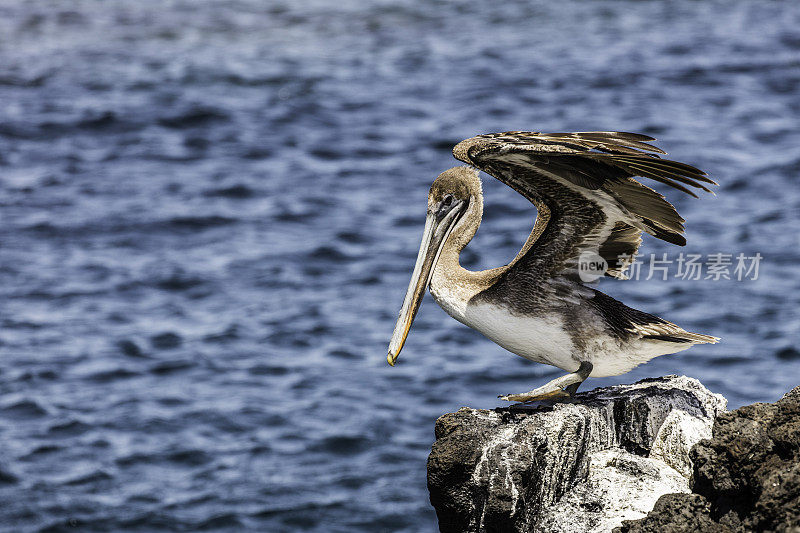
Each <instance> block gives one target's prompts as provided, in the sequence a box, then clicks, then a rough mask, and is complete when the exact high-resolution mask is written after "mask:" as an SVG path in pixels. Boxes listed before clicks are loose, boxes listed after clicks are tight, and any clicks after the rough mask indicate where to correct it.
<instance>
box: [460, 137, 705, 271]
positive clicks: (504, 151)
mask: <svg viewBox="0 0 800 533" xmlns="http://www.w3.org/2000/svg"><path fill="white" fill-rule="evenodd" d="M654 140H655V139H654V138H652V137H649V136H647V135H640V134H636V133H629V132H611V131H594V132H592V131H590V132H574V133H539V132H523V131H511V132H503V133H490V134H485V135H479V136H477V137H473V138H471V139H467V140H465V141H462V142H460V143H459V144H458V145H456V147H455V148H454V149H453V155H454V156H455V157H456V159H459V160H461V161H463V162H465V163H468V164H470V165H472V166H474V167H477V168H478V169H480V170H483V171H485V172H487V173H488V174H490V175H492V176H494V177H495V178H497V179H499V180H500V181H502V182H504V183H506V184H507V185H509V186H511V187H512V188H514V189H515V190H517V191H518V192H520V193H521V194H523V196H525V197H526V198H528V199H529V200H531V201H532V202H534V203H535V204H536V205H537V206H539V207H540V209H541V207H542V206H546V208H547V211H548V218H549V220H548V223H547V224H548V225H554V226H558V227H559V228H560V229H559V231H561V233H562V234H569V235H571V238H569V239H567V238H565V237H563V235H562V236H561V237H559V238H556V237H552V236H551V238H550V239H545V240H547V242H546V243H537V242H533V243H531V242H530V241H531V238H529V242H526V247H527V250H525V251H524V253H522V252H521V254H520V255H518V256H517V258H516V259H515V262H516V261H521V262H525V261H526V258H529V259H530V257H531V256H532V254H541V253H542V252H550V253H552V254H553V255H554V256H557V257H558V258H559V261H560V262H561V264H560V266H559V268H561V269H562V271H564V270H568V269H570V268H572V267H574V265H575V263H576V262H575V258H576V257H578V255H579V254H580V253H581V252H583V251H586V250H590V251H594V252H595V253H598V254H599V255H601V256H602V257H603V258H604V259H606V261H607V262H608V265H609V266H608V270H607V272H606V274H607V275H609V276H613V277H619V278H624V270H625V268H626V267H627V265H628V263H629V262H630V261H629V259H630V258H632V257H633V256H635V254H636V252H637V251H638V248H639V245H640V243H641V233H642V231H645V232H647V233H649V234H651V235H653V236H654V237H656V238H659V239H662V240H665V241H667V242H670V243H673V244H678V245H684V244H686V240H685V238H684V237H683V231H684V226H683V223H684V220H683V218H681V216H680V215H679V214H678V212H677V211H676V210H675V207H674V206H673V205H672V204H671V203H669V202H668V201H667V200H666V199H665V198H664V196H663V195H661V194H659V193H658V192H656V191H654V190H653V189H651V188H649V187H646V186H645V185H643V184H641V183H639V182H638V181H637V180H635V179H633V177H634V176H640V177H645V178H649V179H652V180H654V181H657V182H660V183H663V184H665V185H669V186H670V187H672V188H675V189H678V190H680V191H682V192H684V193H686V194H689V195H691V196H694V197H697V194H695V192H694V191H692V190H691V189H690V188H689V187H691V188H695V189H700V190H703V191H706V192H711V193H712V194H713V192H712V191H711V189H709V188H708V187H707V186H706V184H709V185H716V182H714V181H713V180H712V179H710V178H708V176H707V175H706V173H705V172H703V171H702V170H700V169H698V168H695V167H693V166H691V165H688V164H686V163H680V162H677V161H671V160H668V159H661V158H660V157H659V155H657V154H665V153H666V152H664V151H663V150H661V149H660V148H658V147H657V146H654V145H651V144H649V142H651V141H654ZM592 213H594V214H592ZM598 213H600V214H598ZM537 226H540V224H538V223H537ZM578 226H580V231H577V230H576V228H577V227H578ZM545 231H546V228H545ZM543 233H544V232H543V230H542V228H541V227H540V228H539V231H538V235H539V237H540V240H541V239H542V237H541V235H542V234H543ZM543 247H547V248H548V249H547V250H545V249H544V248H543ZM557 247H558V248H560V249H559V250H555V251H554V248H557ZM539 263H541V261H540V262H539ZM512 266H513V263H512Z"/></svg>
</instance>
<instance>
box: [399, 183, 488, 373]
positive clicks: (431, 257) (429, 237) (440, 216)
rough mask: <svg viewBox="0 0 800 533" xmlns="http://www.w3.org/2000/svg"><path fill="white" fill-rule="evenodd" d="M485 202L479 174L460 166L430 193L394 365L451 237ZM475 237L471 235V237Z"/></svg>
mask: <svg viewBox="0 0 800 533" xmlns="http://www.w3.org/2000/svg"><path fill="white" fill-rule="evenodd" d="M481 201H482V195H481V181H480V178H479V177H478V172H477V171H476V170H474V169H472V168H469V167H456V168H451V169H450V170H446V171H444V172H442V173H441V174H439V177H438V178H436V180H435V181H434V182H433V185H431V190H430V192H428V215H427V217H426V219H425V230H424V231H423V233H422V242H421V243H420V245H419V253H418V254H417V263H416V264H415V265H414V272H413V273H412V274H411V282H410V283H409V284H408V291H407V292H406V297H405V300H403V307H402V308H401V309H400V316H399V317H398V318H397V324H396V325H395V327H394V333H393V334H392V340H391V341H390V342H389V355H388V356H387V358H386V359H387V361H389V364H390V365H392V366H394V363H395V361H397V356H398V355H400V350H402V349H403V344H405V342H406V337H407V336H408V332H409V330H410V329H411V323H412V322H413V321H414V317H415V316H416V314H417V310H418V309H419V305H420V303H422V297H423V295H424V294H425V289H427V288H428V285H429V284H430V281H431V277H432V275H433V270H434V269H435V268H436V262H437V261H438V260H439V254H440V253H441V251H442V249H443V248H444V247H445V245H446V244H447V243H448V237H449V236H450V234H451V233H452V231H453V228H455V227H456V226H457V225H458V222H459V221H460V220H461V219H462V218H463V216H464V213H466V212H467V209H468V208H469V207H470V205H477V204H478V203H480V202H481ZM469 237H470V238H471V237H472V236H471V235H470V236H469Z"/></svg>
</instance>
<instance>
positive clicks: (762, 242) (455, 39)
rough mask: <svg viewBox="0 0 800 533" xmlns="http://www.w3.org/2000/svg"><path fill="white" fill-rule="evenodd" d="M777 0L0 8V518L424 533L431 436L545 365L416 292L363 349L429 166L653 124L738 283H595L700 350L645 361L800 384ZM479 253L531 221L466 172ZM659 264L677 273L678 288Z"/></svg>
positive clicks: (380, 317) (789, 41) (798, 215)
mask: <svg viewBox="0 0 800 533" xmlns="http://www.w3.org/2000/svg"><path fill="white" fill-rule="evenodd" d="M798 27H800V4H797V3H792V2H788V1H787V2H726V1H721V0H720V1H708V2H675V1H670V2H658V1H645V2H609V1H603V0H600V1H594V2H586V1H578V0H563V1H560V2H549V3H546V2H522V1H516V0H508V1H505V2H502V3H498V2H469V3H467V2H444V1H423V0H399V1H398V0H393V1H377V2H364V1H358V0H339V1H336V2H332V1H323V0H312V1H307V2H288V1H280V0H278V1H272V2H257V1H255V0H221V1H213V2H212V1H188V0H183V1H180V0H176V1H172V2H168V3H164V2H156V1H153V0H141V1H138V2H124V1H121V0H118V1H105V2H96V1H90V0H83V1H77V2H69V3H64V2H56V1H46V0H34V1H23V0H9V1H6V2H3V3H2V4H0V203H2V205H1V206H0V530H2V531H14V532H23V531H104V532H105V531H122V530H125V531H195V530H203V531H244V530H249V531H319V532H329V531H330V532H337V531H342V532H351V531H431V530H434V529H435V527H436V525H435V524H436V522H435V514H434V512H433V510H432V508H431V507H430V504H429V503H428V495H427V490H426V487H425V460H426V457H427V454H428V451H429V449H430V445H431V444H432V442H433V423H434V420H435V419H436V418H437V417H438V416H439V415H441V414H443V413H446V412H450V411H453V410H456V409H458V408H459V407H460V406H462V405H469V406H473V407H483V408H491V407H494V406H497V405H500V404H501V402H499V400H497V398H496V396H497V395H498V394H500V393H508V392H518V391H522V390H528V389H529V388H532V387H534V386H537V385H540V384H542V383H543V382H545V381H546V380H548V379H551V378H552V377H554V376H556V375H557V374H558V372H559V371H558V370H557V369H553V368H550V367H545V366H542V365H536V364H533V363H529V362H527V361H525V360H523V359H521V358H518V357H516V356H513V355H511V354H508V353H507V352H504V351H503V350H502V349H501V348H499V347H497V346H495V345H493V344H492V343H491V342H489V341H488V340H486V339H484V338H483V337H481V336H480V335H479V334H477V333H475V332H473V331H471V330H469V329H467V328H466V327H464V326H462V325H460V324H458V323H456V322H455V321H454V320H452V319H450V318H449V317H447V316H446V315H445V314H444V312H442V311H441V310H440V309H439V308H438V307H437V306H436V305H435V304H433V302H432V301H431V300H430V298H429V297H427V298H426V302H425V303H424V304H423V307H422V309H421V311H420V313H419V316H418V317H417V320H416V323H415V326H414V329H413V330H412V333H411V336H410V338H409V341H408V344H407V345H406V348H405V350H404V352H403V354H402V355H401V357H400V360H399V362H398V365H397V367H395V368H390V367H388V366H387V365H386V360H385V354H386V352H385V349H386V345H387V343H388V339H389V336H390V334H391V331H392V328H393V325H394V319H395V317H396V313H397V311H398V309H399V306H400V303H401V300H402V297H403V293H404V291H405V287H406V284H407V283H408V277H409V275H410V271H411V268H412V266H413V261H414V258H415V255H416V250H417V244H418V239H419V237H420V234H421V229H422V224H423V220H424V212H425V200H426V194H427V188H428V186H429V184H430V182H431V181H432V180H433V179H434V178H435V177H436V175H437V174H438V173H439V172H441V171H443V170H445V169H447V168H449V167H451V166H455V165H456V164H457V163H456V162H455V160H453V159H452V158H451V155H450V149H451V148H452V145H453V144H455V143H456V142H458V141H459V140H461V139H463V138H466V137H470V136H473V135H475V134H478V133H483V132H490V131H505V130H515V129H519V130H539V131H571V130H583V131H585V130H595V129H600V130H623V131H634V132H641V133H645V134H650V135H653V136H656V137H658V138H659V143H658V144H659V145H660V146H662V147H663V148H665V149H666V150H667V151H669V152H670V156H671V157H674V158H676V159H678V160H681V161H685V162H688V163H691V164H694V165H696V166H698V167H700V168H703V169H705V170H707V171H708V172H709V173H710V174H711V175H712V176H713V177H715V178H716V179H717V180H718V181H719V182H720V184H721V186H720V187H719V188H718V189H717V193H718V195H717V196H716V197H712V196H707V197H704V198H702V199H701V200H695V199H692V198H689V197H685V196H682V195H681V193H679V192H676V191H675V192H668V191H663V187H662V191H663V192H666V193H667V194H668V195H669V198H670V199H671V200H673V201H674V202H675V204H676V205H677V207H678V208H679V210H680V212H681V214H682V215H683V216H684V217H685V218H686V219H687V221H688V222H687V230H688V233H687V236H688V240H689V244H688V246H687V247H686V249H685V250H678V249H677V248H674V247H670V246H669V245H667V244H665V243H661V242H657V241H655V240H653V239H649V240H646V242H645V245H644V247H643V249H642V251H643V252H644V253H645V254H650V253H656V254H661V253H665V252H668V253H670V254H672V256H675V254H677V253H679V252H680V251H684V252H689V253H699V254H709V253H725V254H733V255H736V254H739V253H745V254H747V255H748V256H752V255H753V254H755V253H760V254H761V256H762V257H763V260H762V261H761V263H760V269H759V276H758V279H757V280H745V281H736V280H724V279H723V280H720V281H713V280H699V281H687V280H681V279H674V278H672V279H670V280H668V281H662V280H660V279H658V278H659V277H660V276H655V277H654V279H650V280H645V279H640V280H631V281H626V282H613V281H609V282H604V283H602V284H601V287H600V288H601V289H602V290H604V291H606V292H608V293H609V294H612V295H613V296H615V297H618V298H620V299H622V300H624V301H625V302H626V303H628V304H629V305H632V306H634V307H637V308H639V309H642V310H645V311H648V312H651V313H654V314H658V315H660V316H663V317H665V318H667V319H669V320H672V321H675V322H677V323H679V324H681V325H682V326H684V327H685V328H687V329H689V330H693V331H699V332H703V333H710V334H714V335H717V336H720V337H722V338H723V342H722V343H720V344H718V345H714V346H703V347H696V348H693V349H692V350H690V351H689V352H684V353H681V354H678V355H675V356H665V357H661V358H659V359H656V360H654V361H653V362H651V363H649V364H647V365H645V366H642V367H640V368H638V369H636V370H635V371H633V372H631V373H630V374H627V375H624V376H619V377H616V378H608V379H602V380H591V381H590V382H588V383H587V384H586V385H584V387H592V386H599V385H608V384H612V383H623V382H631V381H635V380H637V379H641V378H643V377H648V376H657V375H663V374H670V373H678V374H687V375H690V376H694V377H696V378H698V379H700V380H701V381H702V382H703V383H704V384H706V386H708V387H709V388H710V389H712V390H714V391H715V392H719V393H722V394H724V395H725V396H726V397H727V398H728V399H729V401H730V405H731V407H737V406H740V405H743V404H747V403H752V402H755V401H774V400H775V399H777V398H778V397H779V396H780V395H781V394H783V393H784V392H786V391H787V390H789V389H790V388H791V387H793V386H795V385H797V384H798V381H800V379H799V378H800V348H799V347H798V346H797V339H798V333H799V332H800V312H798V309H799V308H800V276H798V263H799V262H800V251H799V250H800V237H798V228H800V187H798V185H799V184H800V177H799V175H800V150H799V149H798V147H799V146H800V128H799V127H798V124H800V34H799V33H798V30H797V28H798ZM484 178H485V179H484V184H485V193H486V203H487V205H486V216H485V220H484V224H483V226H482V228H481V230H480V231H479V233H478V235H477V237H476V239H475V241H474V242H473V243H472V244H471V245H470V246H469V248H468V249H467V251H466V252H465V263H466V264H467V265H468V266H470V267H471V268H488V267H492V266H497V265H499V264H502V263H505V262H507V261H508V260H509V259H511V258H512V257H513V256H514V254H515V253H516V251H517V249H518V247H519V246H520V245H521V243H522V242H523V241H524V239H525V237H526V236H527V234H528V232H529V230H530V227H531V226H532V224H533V219H534V216H535V215H534V211H533V208H532V206H530V205H529V204H528V203H527V202H526V201H525V200H524V199H522V198H520V197H518V196H517V195H516V194H515V193H514V192H513V191H510V190H508V189H506V188H505V186H503V185H502V184H500V183H499V182H495V181H494V180H493V179H492V178H490V177H488V176H485V177H484ZM673 272H674V271H673Z"/></svg>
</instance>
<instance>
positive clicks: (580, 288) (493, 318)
mask: <svg viewBox="0 0 800 533" xmlns="http://www.w3.org/2000/svg"><path fill="white" fill-rule="evenodd" d="M654 140H655V139H654V138H652V137H648V136H646V135H639V134H635V133H626V132H610V131H593V132H576V133H539V132H524V131H511V132H504V133H490V134H485V135H478V136H477V137H473V138H471V139H467V140H465V141H462V142H460V143H458V144H457V145H456V146H455V148H454V149H453V155H454V156H455V158H456V159H458V160H459V161H462V162H464V163H466V164H467V165H469V166H461V167H455V168H451V169H450V170H447V171H445V172H443V173H441V174H440V175H439V177H437V178H436V180H435V181H434V182H433V184H432V185H431V188H430V192H429V193H428V210H427V217H426V219H425V229H424V230H423V234H422V242H421V244H420V247H419V254H418V255H417V260H416V264H415V265H414V271H413V273H412V275H411V282H410V283H409V285H408V291H407V292H406V296H405V299H404V301H403V305H402V308H401V310H400V314H399V317H398V319H397V324H396V325H395V329H394V333H393V335H392V338H391V341H390V343H389V354H388V357H387V359H388V362H389V364H390V365H392V366H394V364H395V363H396V361H397V357H398V356H399V354H400V350H402V348H403V345H404V344H405V341H406V338H407V336H408V333H409V330H410V329H411V324H412V322H413V320H414V317H415V315H416V313H417V310H418V309H419V306H420V303H421V302H422V297H423V295H424V293H425V290H426V289H428V288H430V292H431V295H432V296H433V299H434V300H435V301H436V303H437V304H439V306H441V307H442V309H444V310H445V312H447V313H448V314H449V315H450V316H452V317H453V318H455V319H456V320H458V321H459V322H461V323H463V324H465V325H467V326H469V327H471V328H473V329H476V330H478V331H479V332H481V333H482V334H483V335H485V336H486V337H488V338H489V339H491V340H492V341H494V342H495V343H497V344H499V345H500V346H502V347H503V348H505V349H506V350H508V351H510V352H512V353H515V354H517V355H520V356H522V357H524V358H526V359H529V360H531V361H534V362H537V363H544V364H548V365H552V366H555V367H558V368H560V369H562V370H564V371H566V372H568V374H566V375H564V376H562V377H559V378H557V379H554V380H552V381H550V382H549V383H547V384H545V385H543V386H541V387H538V388H536V389H533V390H531V391H528V392H525V393H521V394H507V395H503V396H500V398H501V399H503V400H508V401H515V402H528V401H533V400H543V399H559V398H568V397H571V396H573V395H574V394H575V392H576V391H577V389H578V387H579V386H580V384H581V383H583V381H584V380H586V378H587V377H590V376H591V377H604V376H616V375H620V374H624V373H625V372H628V371H630V370H631V369H633V368H635V367H636V366H638V365H640V364H642V363H645V362H647V361H649V360H650V359H652V358H654V357H657V356H659V355H665V354H671V353H676V352H680V351H682V350H686V349H687V348H689V347H691V346H693V345H695V344H704V343H716V342H717V341H718V340H719V339H718V338H717V337H712V336H710V335H703V334H699V333H691V332H689V331H686V330H684V329H682V328H681V327H679V326H677V325H675V324H673V323H672V322H668V321H667V320H664V319H662V318H659V317H657V316H655V315H651V314H649V313H645V312H643V311H638V310H636V309H633V308H631V307H628V306H626V305H625V304H623V303H622V302H620V301H618V300H615V299H614V298H612V297H610V296H608V295H606V294H604V293H602V292H600V291H599V290H597V289H595V288H594V287H592V286H590V285H588V284H587V282H589V281H592V280H591V279H587V277H591V276H587V274H590V271H591V270H592V268H593V267H592V265H594V266H597V265H600V267H599V268H597V269H596V272H595V273H596V274H599V275H600V276H608V277H612V278H617V279H627V276H626V274H625V271H626V269H627V268H628V267H629V266H630V264H631V262H632V261H633V260H634V258H635V256H636V253H637V250H638V249H639V245H640V244H641V242H642V238H641V236H642V232H645V233H648V234H650V235H652V236H654V237H656V238H658V239H662V240H664V241H667V242H669V243H672V244H676V245H679V246H683V245H685V244H686V239H685V238H684V236H683V232H684V226H683V223H684V219H683V218H681V216H680V215H678V213H677V211H676V210H675V208H674V207H673V206H672V204H670V203H669V202H668V201H667V200H666V199H665V198H664V196H662V195H661V194H659V193H658V192H656V191H654V190H653V189H651V188H649V187H647V186H645V185H642V184H641V183H639V182H638V181H636V180H635V179H633V177H634V176H639V177H646V178H649V179H652V180H655V181H657V182H660V183H663V184H666V185H669V186H671V187H674V188H676V189H678V190H680V191H683V192H684V193H687V194H690V195H691V196H694V197H697V195H696V194H695V193H694V192H693V191H692V190H691V189H689V188H687V186H688V187H692V188H696V189H700V190H703V191H706V192H712V191H711V190H710V189H709V188H708V187H707V184H709V185H717V183H716V182H714V181H713V180H711V179H709V178H708V177H707V176H706V173H705V172H703V171H701V170H698V169H697V168H695V167H693V166H690V165H687V164H684V163H679V162H676V161H669V160H666V159H661V158H660V157H659V156H658V155H657V154H666V152H664V151H663V150H661V149H659V148H657V147H656V146H654V145H652V144H648V143H649V142H650V141H654ZM479 171H483V172H486V173H487V174H489V175H491V176H493V177H495V178H497V179H498V180H500V181H502V182H503V183H505V184H506V185H508V186H510V187H511V188H513V189H514V190H515V191H517V192H518V193H520V194H521V195H522V196H524V197H525V198H527V199H528V200H529V201H530V202H531V203H533V204H534V205H535V206H536V209H537V217H536V221H535V224H534V226H533V230H532V231H531V233H530V236H528V239H527V240H526V241H525V243H524V244H523V245H522V248H521V249H520V251H519V253H517V255H516V257H515V258H514V259H513V260H512V261H511V262H510V263H509V264H507V265H505V266H501V267H497V268H492V269H489V270H483V271H478V272H474V271H470V270H467V269H465V268H463V267H461V265H460V264H459V254H460V252H461V251H462V250H463V249H464V247H465V246H467V244H468V243H469V242H470V240H471V239H472V237H473V236H474V235H475V232H476V231H477V230H478V226H480V223H481V217H482V215H483V192H482V190H481V181H480V178H479V176H478V172H479ZM712 194H713V193H712ZM587 258H588V260H587ZM587 264H588V265H590V266H589V267H587V266H586V265H587Z"/></svg>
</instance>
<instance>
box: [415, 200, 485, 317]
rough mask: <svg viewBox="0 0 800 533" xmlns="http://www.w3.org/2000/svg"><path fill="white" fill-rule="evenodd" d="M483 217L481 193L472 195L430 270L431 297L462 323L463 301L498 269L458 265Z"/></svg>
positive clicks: (480, 288) (474, 292) (464, 307)
mask: <svg viewBox="0 0 800 533" xmlns="http://www.w3.org/2000/svg"><path fill="white" fill-rule="evenodd" d="M482 217H483V194H481V193H480V192H479V193H478V195H476V196H473V197H472V198H471V200H470V203H469V207H467V210H466V212H465V213H464V215H463V216H462V217H461V219H460V220H459V221H458V222H457V223H456V225H455V227H454V228H453V230H452V231H451V232H450V235H449V236H448V238H447V240H446V241H445V243H444V245H443V246H442V251H441V252H440V253H439V260H438V261H437V262H436V266H435V267H434V270H433V276H432V277H431V285H430V290H431V294H432V295H433V298H434V300H436V303H438V304H439V305H440V306H441V307H442V308H443V309H444V310H445V311H447V313H448V314H449V315H450V316H452V317H453V318H455V319H457V320H460V321H462V322H463V319H464V314H465V312H466V307H467V302H469V300H470V298H472V297H473V296H474V295H476V294H478V293H479V292H481V291H482V290H484V289H486V288H488V287H489V286H490V285H491V284H492V283H493V282H494V280H495V279H496V277H497V276H498V275H499V273H498V272H497V271H498V270H500V269H496V268H495V269H491V270H481V271H472V270H467V269H466V268H464V267H462V266H461V264H460V263H459V255H460V254H461V250H463V249H464V248H465V247H466V246H467V244H469V242H470V241H471V240H472V238H473V237H474V236H475V233H476V232H477V231H478V227H480V225H481V218H482Z"/></svg>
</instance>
